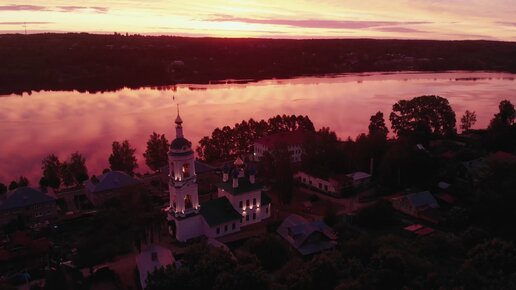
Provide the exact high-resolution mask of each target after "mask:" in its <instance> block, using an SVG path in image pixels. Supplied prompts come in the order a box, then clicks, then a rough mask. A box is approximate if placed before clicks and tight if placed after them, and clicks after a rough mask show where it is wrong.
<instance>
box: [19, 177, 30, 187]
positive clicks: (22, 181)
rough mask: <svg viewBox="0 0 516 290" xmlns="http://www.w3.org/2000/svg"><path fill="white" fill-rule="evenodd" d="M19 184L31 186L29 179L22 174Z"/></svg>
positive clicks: (20, 185)
mask: <svg viewBox="0 0 516 290" xmlns="http://www.w3.org/2000/svg"><path fill="white" fill-rule="evenodd" d="M18 186H19V187H22V186H29V179H28V178H27V177H25V176H20V178H18Z"/></svg>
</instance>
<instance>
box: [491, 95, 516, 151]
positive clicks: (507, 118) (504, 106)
mask: <svg viewBox="0 0 516 290" xmlns="http://www.w3.org/2000/svg"><path fill="white" fill-rule="evenodd" d="M498 108H499V111H498V113H496V114H495V115H494V118H493V119H492V120H491V122H490V123H489V127H488V129H487V133H488V134H487V136H486V138H487V140H486V141H487V142H486V143H487V147H489V148H490V149H491V150H493V151H496V150H503V151H508V152H511V151H514V150H515V148H516V126H514V120H515V119H516V110H515V109H514V105H513V104H512V103H511V102H510V101H508V100H503V101H501V102H500V104H499V106H498Z"/></svg>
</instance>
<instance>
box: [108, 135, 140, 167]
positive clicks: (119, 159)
mask: <svg viewBox="0 0 516 290" xmlns="http://www.w3.org/2000/svg"><path fill="white" fill-rule="evenodd" d="M112 150H113V152H112V153H111V155H109V165H110V168H111V170H120V171H124V172H126V173H127V174H129V175H133V174H134V170H135V169H136V168H138V163H136V156H135V155H134V153H135V152H136V149H134V148H132V147H131V145H130V144H129V141H127V140H124V141H123V142H122V143H120V142H118V141H115V142H113V145H112Z"/></svg>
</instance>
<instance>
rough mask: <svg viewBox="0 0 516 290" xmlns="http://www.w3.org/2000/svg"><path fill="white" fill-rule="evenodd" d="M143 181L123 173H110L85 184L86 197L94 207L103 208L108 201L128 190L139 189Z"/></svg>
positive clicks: (93, 178) (91, 179)
mask: <svg viewBox="0 0 516 290" xmlns="http://www.w3.org/2000/svg"><path fill="white" fill-rule="evenodd" d="M140 184H141V181H140V180H138V179H136V178H133V177H131V176H130V175H129V174H127V173H125V172H122V171H109V172H106V173H104V174H102V175H101V176H99V177H92V178H90V180H87V181H85V182H84V187H85V189H86V196H87V197H88V199H89V200H90V201H91V203H92V204H93V205H94V206H101V205H102V204H104V203H105V202H106V201H107V200H109V199H111V198H113V197H116V196H119V195H120V194H122V193H124V192H127V191H128V190H131V189H134V188H137V187H138V186H139V185H140Z"/></svg>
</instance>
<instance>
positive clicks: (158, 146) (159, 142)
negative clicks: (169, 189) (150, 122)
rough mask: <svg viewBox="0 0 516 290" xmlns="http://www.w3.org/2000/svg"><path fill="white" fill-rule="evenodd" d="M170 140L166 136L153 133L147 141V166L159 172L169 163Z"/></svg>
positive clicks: (145, 155) (144, 154)
mask: <svg viewBox="0 0 516 290" xmlns="http://www.w3.org/2000/svg"><path fill="white" fill-rule="evenodd" d="M167 153H168V140H167V138H165V135H164V134H158V133H156V132H152V134H151V135H150V138H149V140H148V141H147V149H146V150H145V153H143V157H145V164H147V166H149V168H150V169H152V170H154V171H158V170H159V169H160V168H161V167H163V166H165V165H167V163H168V155H167Z"/></svg>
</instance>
